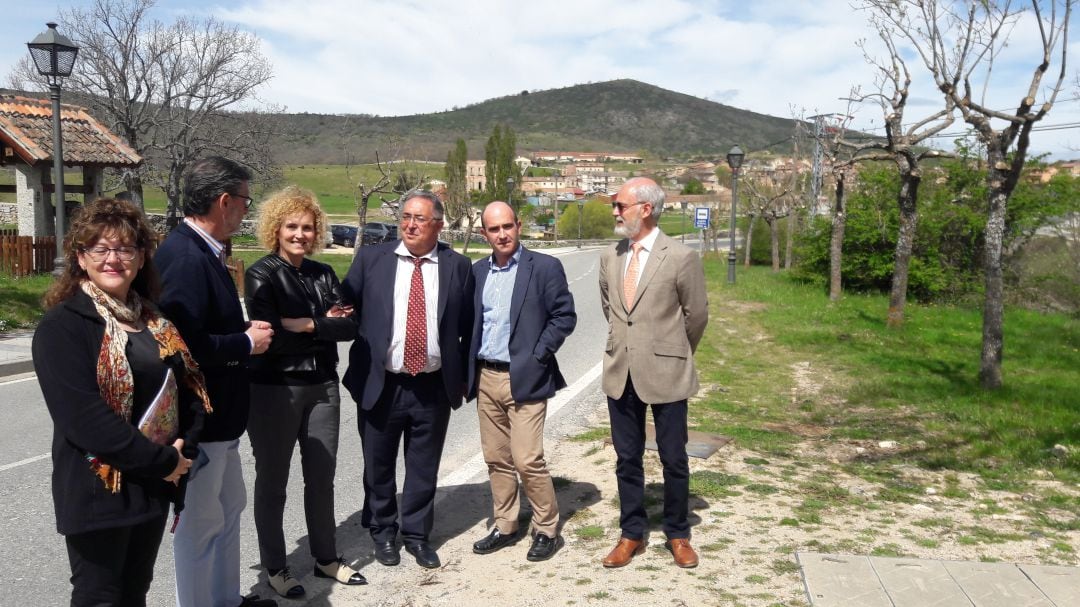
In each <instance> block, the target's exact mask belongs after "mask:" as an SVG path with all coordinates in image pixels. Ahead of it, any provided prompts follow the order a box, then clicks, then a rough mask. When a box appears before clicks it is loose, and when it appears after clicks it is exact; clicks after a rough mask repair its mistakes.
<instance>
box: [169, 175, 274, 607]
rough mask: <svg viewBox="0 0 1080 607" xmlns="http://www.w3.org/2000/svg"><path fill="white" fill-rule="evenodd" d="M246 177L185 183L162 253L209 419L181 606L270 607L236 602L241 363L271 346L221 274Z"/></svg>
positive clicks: (176, 544)
mask: <svg viewBox="0 0 1080 607" xmlns="http://www.w3.org/2000/svg"><path fill="white" fill-rule="evenodd" d="M250 180H251V172H250V171H249V170H248V169H246V168H245V167H243V166H242V165H240V164H238V163H236V162H234V161H232V160H229V159H227V158H221V157H217V156H215V157H210V158H206V159H203V160H199V161H197V162H195V163H194V164H193V165H192V166H191V168H190V169H189V170H188V172H187V174H186V175H185V176H184V215H185V218H184V221H183V223H181V224H180V225H179V226H177V227H176V229H174V230H173V231H172V232H171V233H170V234H169V236H168V237H167V238H166V239H165V241H164V242H162V243H161V246H160V247H158V250H157V254H156V255H155V256H154V263H155V264H156V265H157V267H158V269H159V270H160V272H161V282H162V292H161V310H162V312H164V313H165V315H166V316H168V317H169V319H170V320H172V321H173V322H174V323H176V328H177V329H178V330H179V331H180V335H181V336H183V338H184V341H185V342H187V345H188V348H190V349H191V354H192V356H194V358H195V360H196V361H197V362H198V363H199V368H200V369H201V370H202V372H203V375H204V376H205V377H206V389H207V392H208V393H209V395H210V404H211V405H212V406H213V408H214V412H213V414H211V415H208V416H207V417H206V424H205V427H204V429H203V433H202V442H201V443H200V445H199V448H200V450H201V451H202V452H203V453H204V454H205V455H206V457H205V458H200V460H199V461H198V462H197V463H196V464H195V465H194V466H193V467H192V468H191V472H190V480H189V482H188V487H187V496H186V505H187V507H186V509H185V510H184V513H183V516H181V517H180V523H179V525H178V526H177V528H176V535H175V538H174V541H173V548H174V553H175V559H174V560H175V567H176V604H177V606H178V607H204V606H206V605H236V604H238V603H239V604H241V605H275V604H276V603H275V602H274V601H271V600H261V601H260V600H258V599H257V598H252V597H248V598H243V599H242V598H241V595H240V513H241V512H243V510H244V506H245V504H246V503H247V495H246V492H245V490H244V478H243V474H242V471H241V469H240V454H239V451H238V447H239V444H240V440H239V439H240V435H242V434H243V433H244V430H245V429H246V428H247V420H248V376H247V363H248V359H249V358H250V357H251V355H252V354H261V353H262V352H265V351H266V348H267V347H268V346H269V345H270V339H271V336H272V335H273V333H274V331H273V329H271V328H270V323H267V322H264V321H252V322H250V323H248V322H246V321H245V320H244V312H243V309H242V308H241V307H240V297H239V295H238V294H237V291H236V285H235V284H234V283H233V280H232V277H231V276H230V275H229V272H228V270H226V268H225V256H224V248H225V245H224V244H222V242H221V241H223V240H226V239H227V238H229V237H230V236H231V235H232V234H233V233H235V232H236V230H237V229H239V227H240V223H241V222H242V221H243V219H244V216H245V215H246V214H247V210H248V208H249V207H250V206H251V196H250V190H249V182H250Z"/></svg>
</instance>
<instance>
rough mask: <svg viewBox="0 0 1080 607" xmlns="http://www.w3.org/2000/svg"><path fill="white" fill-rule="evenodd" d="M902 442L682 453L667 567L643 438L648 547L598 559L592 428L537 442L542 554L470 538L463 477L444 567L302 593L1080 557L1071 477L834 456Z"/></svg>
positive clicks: (597, 595)
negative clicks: (685, 537) (1025, 484)
mask: <svg viewBox="0 0 1080 607" xmlns="http://www.w3.org/2000/svg"><path fill="white" fill-rule="evenodd" d="M591 421H592V422H593V423H595V424H596V425H597V426H600V425H603V424H605V423H606V421H607V420H606V414H605V413H604V412H603V411H602V410H600V408H599V407H595V410H594V412H593V414H592V419H591ZM577 430H585V428H580V429H577ZM573 433H574V432H573V431H570V432H568V434H573ZM900 448H903V445H895V444H891V443H880V444H879V443H873V442H860V443H844V444H836V443H834V442H832V441H831V440H828V439H825V438H808V439H807V440H806V441H805V442H804V443H802V444H801V445H799V446H798V448H797V449H796V450H795V454H796V455H795V457H793V458H791V459H785V458H779V457H773V456H765V457H763V456H762V455H761V454H757V453H754V452H751V451H747V450H745V449H742V448H740V447H739V446H738V445H736V444H731V445H728V446H726V447H724V448H723V449H721V450H720V451H718V452H717V453H716V454H714V455H713V456H712V457H711V458H709V459H708V460H698V459H693V458H691V472H692V475H693V476H692V493H693V494H694V495H693V496H692V497H691V509H692V513H691V522H692V524H693V545H694V546H695V547H696V548H697V550H698V551H699V554H700V557H701V564H700V565H699V566H698V567H697V568H696V569H679V568H678V567H676V566H675V565H674V564H673V562H672V559H671V556H670V554H668V552H667V551H666V550H664V548H663V541H664V538H663V533H662V532H661V531H660V528H659V511H660V508H661V506H662V499H661V491H662V485H661V484H660V482H661V473H660V464H659V460H658V458H657V457H656V454H655V453H653V452H649V453H647V454H646V471H647V472H646V473H647V482H648V483H649V486H648V487H647V493H648V496H649V500H648V503H649V511H650V514H651V515H652V516H651V518H652V520H653V528H652V535H651V538H650V545H649V548H648V550H647V551H646V552H645V554H643V555H641V556H639V557H637V558H635V559H634V561H633V562H632V563H631V564H630V565H628V566H627V567H625V568H622V569H614V570H608V569H604V568H603V567H602V566H601V565H600V560H601V559H602V558H603V557H604V556H605V555H606V554H607V552H608V551H609V550H610V549H611V547H612V546H614V544H615V542H616V541H617V540H618V537H619V529H618V498H617V490H616V486H615V475H614V468H615V455H614V453H613V450H612V449H611V447H610V446H604V445H603V443H602V442H601V441H599V440H597V441H587V442H579V441H574V440H568V439H565V440H561V441H558V442H557V443H555V444H552V443H550V442H549V445H548V455H549V463H550V467H551V470H552V472H553V474H554V476H555V477H556V479H557V480H556V486H557V488H558V493H559V503H560V509H561V511H562V515H563V530H562V534H563V537H564V538H565V542H566V544H565V546H564V547H563V548H562V550H561V551H560V552H559V553H558V554H557V555H556V556H555V557H554V558H553V559H551V560H550V561H547V562H543V563H530V562H528V561H526V560H525V552H526V551H527V550H528V542H527V541H524V540H523V541H521V542H519V543H518V544H516V545H513V546H510V547H508V548H505V549H503V550H501V551H499V552H497V553H494V554H491V555H485V556H479V555H475V554H473V553H472V551H471V545H472V542H473V541H475V540H476V539H479V538H480V537H482V536H483V535H485V533H486V532H487V525H488V524H489V521H488V520H487V519H483V518H482V517H477V516H476V514H475V512H476V510H477V509H480V510H481V511H484V512H490V497H489V495H488V494H487V490H486V487H485V486H483V484H479V485H471V486H470V489H469V490H466V491H463V492H462V495H460V496H458V495H455V496H454V498H453V499H452V500H447V501H446V502H444V503H446V504H448V505H449V504H452V506H449V508H450V509H451V510H452V511H453V512H460V513H462V514H461V520H460V521H455V520H454V514H453V513H451V514H445V513H442V514H440V519H443V520H439V521H437V522H436V527H437V533H438V532H439V531H438V529H439V528H440V527H441V528H442V529H444V531H443V533H446V531H445V530H446V529H451V531H450V534H452V536H447V537H445V538H443V540H441V541H442V544H441V546H439V553H440V555H441V556H442V560H443V567H442V568H440V569H437V570H432V571H427V570H423V569H420V568H419V567H417V566H416V565H415V564H414V563H413V562H412V560H411V558H410V557H409V556H408V555H407V554H404V553H403V555H402V556H403V559H402V564H401V566H399V567H395V568H384V567H382V566H380V565H378V564H369V565H365V567H364V572H365V574H366V575H367V576H368V577H369V578H371V579H372V585H371V586H366V587H363V588H362V589H354V588H340V587H339V588H334V589H332V597H331V596H330V595H327V596H326V597H325V601H329V602H324V600H323V599H320V600H319V601H317V602H316V603H312V604H333V605H379V606H387V607H391V606H402V607H404V606H411V607H420V606H427V605H483V606H487V605H493V606H501V605H513V606H526V605H603V604H612V605H614V604H624V603H627V602H632V603H633V604H635V605H656V606H661V605H663V606H672V605H694V606H697V605H725V606H726V605H747V606H756V605H762V606H771V605H784V606H796V605H804V606H805V605H808V604H809V601H808V600H807V597H806V593H805V589H804V586H803V582H802V579H801V576H800V573H799V568H798V564H797V561H796V552H799V551H807V552H834V553H843V554H860V555H863V554H869V555H882V556H910V557H916V558H931V559H947V560H998V561H1002V562H1013V563H1032V564H1035V563H1041V564H1058V565H1074V566H1075V565H1077V564H1080V558H1078V554H1077V553H1078V551H1080V531H1078V530H1077V529H1078V522H1077V520H1076V518H1075V514H1073V512H1075V504H1077V503H1080V487H1076V486H1069V485H1065V484H1063V483H1061V482H1058V481H1055V480H1053V479H1052V478H1051V477H1050V475H1049V473H1047V472H1041V473H1038V472H1037V473H1036V476H1037V477H1040V476H1041V477H1042V478H1041V479H1039V480H1036V481H1035V482H1033V484H1032V488H1031V493H1025V494H1022V495H1017V494H1013V493H1008V492H1003V491H994V490H990V489H987V488H986V487H985V485H984V484H983V483H981V482H979V480H978V479H977V478H976V477H974V476H971V475H964V474H956V473H931V472H927V471H924V470H918V469H899V470H896V469H893V470H894V473H893V474H891V475H889V476H886V477H883V478H881V480H878V481H868V480H866V479H865V478H861V477H856V476H852V475H850V474H848V473H846V472H845V471H844V469H845V464H851V463H857V462H860V461H872V459H873V457H874V455H875V454H879V453H881V452H883V451H889V450H893V449H900ZM523 503H525V504H527V501H525V500H523ZM1063 504H1072V507H1073V510H1072V512H1070V511H1069V510H1067V509H1065V508H1058V507H1056V506H1061V505H1063ZM442 507H443V508H447V507H448V506H442ZM523 517H527V513H524V514H523ZM446 518H449V519H450V520H449V521H447V520H446ZM477 518H480V520H479V521H477ZM388 576H390V577H389V578H388ZM380 579H381V580H382V581H378V580H380ZM289 603H290V602H289V601H283V602H282V603H281V604H282V605H288V604H289Z"/></svg>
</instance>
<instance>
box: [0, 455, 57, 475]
mask: <svg viewBox="0 0 1080 607" xmlns="http://www.w3.org/2000/svg"><path fill="white" fill-rule="evenodd" d="M50 455H51V454H50V453H43V454H41V455H35V456H34V457H28V458H26V459H24V460H19V461H17V462H14V463H11V464H4V465H3V466H0V472H3V471H5V470H11V469H12V468H18V467H19V466H25V465H26V464H32V463H34V462H38V461H41V460H43V459H45V458H47V457H49V456H50Z"/></svg>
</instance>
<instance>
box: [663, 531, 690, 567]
mask: <svg viewBox="0 0 1080 607" xmlns="http://www.w3.org/2000/svg"><path fill="white" fill-rule="evenodd" d="M664 548H667V549H668V550H669V551H670V552H671V556H674V557H675V564H676V565H678V566H679V567H682V568H684V569H689V568H691V567H697V553H696V552H694V549H693V548H692V547H690V540H688V539H686V538H677V539H673V540H668V541H666V542H664Z"/></svg>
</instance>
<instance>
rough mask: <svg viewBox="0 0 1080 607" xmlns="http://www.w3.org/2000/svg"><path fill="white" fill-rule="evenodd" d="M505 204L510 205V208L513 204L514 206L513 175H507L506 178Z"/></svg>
mask: <svg viewBox="0 0 1080 607" xmlns="http://www.w3.org/2000/svg"><path fill="white" fill-rule="evenodd" d="M506 204H508V205H510V207H511V208H513V206H514V178H513V177H507V178H506Z"/></svg>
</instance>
